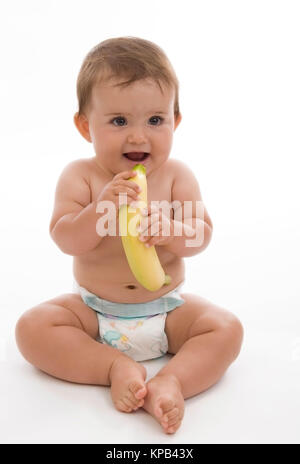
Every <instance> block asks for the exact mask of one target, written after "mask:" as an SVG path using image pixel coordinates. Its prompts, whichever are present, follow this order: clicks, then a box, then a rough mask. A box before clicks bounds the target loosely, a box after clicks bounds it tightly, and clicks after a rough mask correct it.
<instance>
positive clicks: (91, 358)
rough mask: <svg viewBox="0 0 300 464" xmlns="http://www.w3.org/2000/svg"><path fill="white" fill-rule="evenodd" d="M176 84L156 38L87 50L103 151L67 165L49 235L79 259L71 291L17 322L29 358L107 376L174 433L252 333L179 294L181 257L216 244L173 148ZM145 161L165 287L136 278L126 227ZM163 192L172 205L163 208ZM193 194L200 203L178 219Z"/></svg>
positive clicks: (150, 219) (86, 104) (94, 378)
mask: <svg viewBox="0 0 300 464" xmlns="http://www.w3.org/2000/svg"><path fill="white" fill-rule="evenodd" d="M178 87H179V85H178V80H177V78H176V74H175V72H174V70H173V68H172V65H171V64H170V62H169V60H168V58H167V56H166V55H165V53H164V52H163V50H162V49H161V48H160V47H158V46H157V45H155V44H153V43H152V42H150V41H147V40H144V39H140V38H135V37H120V38H113V39H109V40H105V41H104V42H101V43H100V44H99V45H97V46H96V47H94V48H93V49H92V50H91V51H90V52H89V53H88V55H87V56H86V58H85V60H84V62H83V64H82V67H81V69H80V73H79V76H78V80H77V96H78V102H79V109H78V112H77V113H76V114H75V116H74V122H75V125H76V127H77V129H78V131H79V132H80V134H81V135H82V136H83V137H84V138H85V139H86V140H87V141H88V142H89V143H92V144H93V148H94V151H95V156H94V157H92V158H89V159H85V158H84V159H79V160H76V161H73V162H71V163H69V164H68V165H67V166H66V167H65V168H64V169H63V171H62V173H61V175H60V177H59V179H58V183H57V187H56V192H55V202H54V210H53V214H52V218H51V223H50V234H51V237H52V239H53V240H54V241H55V243H56V244H57V246H58V247H59V248H60V249H61V250H62V252H63V253H66V254H69V255H71V256H73V257H74V260H73V272H74V292H73V293H68V294H64V295H60V296H57V297H56V298H53V299H51V300H49V301H45V302H42V303H40V304H39V305H38V306H36V307H34V308H32V309H30V310H28V311H26V312H25V313H24V314H23V315H22V317H21V318H20V319H19V321H18V322H17V325H16V340H17V344H18V347H19V349H20V351H21V353H22V354H23V356H24V358H25V359H26V360H27V361H29V362H30V363H31V364H33V365H34V366H36V367H37V368H39V369H41V370H42V371H44V372H46V373H48V374H50V375H52V376H54V377H57V378H60V379H64V380H66V381H69V382H76V383H82V384H93V385H107V386H110V387H111V397H112V401H113V403H114V405H115V407H116V408H117V409H118V410H119V411H122V412H127V413H129V412H132V411H136V410H137V409H138V408H143V409H144V410H145V411H147V412H148V413H149V414H151V415H152V416H153V417H154V418H155V419H156V421H157V422H158V423H159V424H160V425H161V427H162V429H163V430H164V432H166V433H168V434H172V433H174V432H176V430H178V428H179V427H180V425H181V422H182V419H183V416H184V400H185V399H186V398H190V397H192V396H194V395H197V394H199V393H201V392H203V391H204V390H206V389H208V388H209V387H210V386H212V385H214V384H215V383H216V382H217V381H218V380H219V379H220V378H221V377H222V375H223V374H224V372H225V371H226V369H227V368H228V367H229V365H230V364H231V363H232V362H233V361H234V360H235V359H236V357H237V356H238V354H239V352H240V348H241V344H242V339H243V328H242V325H241V323H240V321H239V320H238V319H237V317H236V316H235V315H233V314H232V313H231V312H229V311H228V310H226V309H223V308H220V307H218V306H216V305H214V304H213V303H211V302H209V301H207V300H206V299H204V298H202V297H200V296H198V295H194V294H190V293H180V288H181V287H182V285H183V283H184V278H185V275H184V259H183V258H185V257H188V256H193V255H196V254H198V253H200V252H202V251H203V250H204V249H205V248H206V247H207V245H208V243H209V242H210V239H211V234H212V222H211V219H210V217H209V215H208V213H207V211H206V208H205V207H204V205H203V202H202V198H201V194H200V189H199V185H198V182H197V179H196V177H195V175H194V173H193V171H192V170H191V169H190V168H189V167H187V166H186V165H185V164H184V163H183V162H181V161H179V160H175V159H170V158H169V156H170V151H171V147H172V141H173V133H174V131H175V129H176V128H177V127H178V125H179V123H180V121H181V114H180V110H179V102H178ZM138 163H140V164H143V165H144V166H145V168H146V175H147V186H148V190H147V191H148V199H147V204H146V206H147V208H145V211H144V216H143V217H142V220H141V221H140V224H139V229H138V230H139V240H141V242H143V243H144V244H145V246H146V245H149V246H150V247H151V246H154V245H155V250H156V252H157V255H158V258H159V261H160V263H161V265H162V267H163V269H164V271H165V273H166V274H168V275H169V276H171V282H170V283H169V284H168V285H163V286H162V287H161V288H159V289H158V290H157V291H149V290H147V289H146V288H144V287H143V286H142V285H141V284H140V283H139V282H138V281H137V280H136V279H135V277H134V276H133V274H132V272H131V270H130V268H129V265H128V262H127V259H126V255H125V252H124V248H123V246H122V240H121V236H120V234H119V228H118V210H119V207H120V205H121V204H122V203H121V201H120V198H123V201H124V198H125V202H126V203H127V204H128V205H132V206H134V205H136V204H137V203H136V202H137V201H138V200H139V193H140V189H139V187H138V185H137V183H135V182H134V176H135V175H136V173H135V171H133V170H132V169H133V167H134V166H135V165H136V164H138ZM129 179H130V180H129ZM161 201H164V204H169V205H170V204H171V205H172V208H169V210H168V211H166V209H164V210H163V209H162V208H158V207H157V203H158V202H161ZM184 202H188V203H189V204H190V205H191V207H190V208H188V209H187V211H186V209H185V210H184V220H183V219H181V220H180V216H178V212H179V211H180V210H181V206H184ZM109 204H112V205H113V206H114V207H115V209H114V211H115V215H114V217H112V215H110V217H109V221H108V220H106V223H107V222H111V220H112V219H114V223H115V225H116V228H115V231H114V232H115V233H108V229H106V232H105V231H104V232H103V227H102V228H101V227H100V225H101V223H100V222H101V221H103V223H105V219H108V218H107V216H105V215H104V212H105V211H106V207H107V205H109ZM199 205H200V206H201V207H199ZM110 211H111V210H110ZM168 213H169V214H168ZM181 218H182V215H181ZM99 221H100V222H99ZM103 223H102V225H103ZM154 226H155V232H153V228H154ZM181 226H182V227H181ZM165 230H168V233H167V234H166V233H165ZM109 231H110V232H111V228H110V229H109ZM178 231H181V233H180V232H178ZM195 237H196V238H197V240H195ZM199 237H200V238H201V239H200V240H199ZM193 240H194V241H193ZM191 242H192V245H191ZM167 352H168V353H171V354H172V355H174V356H173V357H172V358H171V359H170V361H169V362H168V363H166V364H165V365H164V367H163V368H162V369H161V370H160V371H159V372H158V373H157V375H155V376H154V377H153V378H151V379H150V380H149V381H148V382H146V377H147V373H146V369H145V367H144V366H143V364H142V363H141V361H146V360H148V359H153V358H157V357H160V356H164V354H165V353H167Z"/></svg>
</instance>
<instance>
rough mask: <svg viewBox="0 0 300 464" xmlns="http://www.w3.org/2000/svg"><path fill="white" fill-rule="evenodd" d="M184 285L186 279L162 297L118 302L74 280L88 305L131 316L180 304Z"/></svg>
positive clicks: (77, 290) (147, 314)
mask: <svg viewBox="0 0 300 464" xmlns="http://www.w3.org/2000/svg"><path fill="white" fill-rule="evenodd" d="M183 285H184V281H183V282H181V283H180V284H179V285H178V286H177V287H176V288H174V289H173V290H170V292H168V293H166V294H165V295H162V296H161V297H160V298H157V299H156V300H152V301H147V302H145V303H118V302H114V301H109V300H105V299H104V298H100V297H99V296H97V295H95V294H93V293H91V292H89V291H88V290H87V289H86V288H84V287H81V286H80V285H79V284H78V283H77V282H76V280H74V282H73V290H74V292H75V293H79V294H80V295H81V298H82V300H83V301H84V303H85V304H86V305H88V306H89V307H90V308H92V309H94V310H95V311H97V312H98V313H101V314H109V315H111V316H117V317H125V318H130V317H144V316H152V315H154V314H161V313H165V312H168V311H171V310H172V309H174V308H175V307H177V306H180V305H181V304H183V303H184V302H185V300H183V299H182V298H181V296H180V294H179V292H180V289H181V288H182V286H183Z"/></svg>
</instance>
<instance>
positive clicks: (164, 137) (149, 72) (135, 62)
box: [74, 37, 181, 175]
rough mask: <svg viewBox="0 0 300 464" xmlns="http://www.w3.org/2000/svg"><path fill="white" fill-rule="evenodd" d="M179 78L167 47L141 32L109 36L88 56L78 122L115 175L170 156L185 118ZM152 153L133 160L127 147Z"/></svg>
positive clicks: (104, 166)
mask: <svg viewBox="0 0 300 464" xmlns="http://www.w3.org/2000/svg"><path fill="white" fill-rule="evenodd" d="M178 89H179V83H178V80H177V77H176V74H175V72H174V70H173V67H172V65H171V63H170V62H169V60H168V58H167V56H166V55H165V53H164V52H163V50H162V49H161V48H160V47H158V46H157V45H155V44H154V43H152V42H150V41H148V40H144V39H140V38H136V37H119V38H112V39H108V40H105V41H103V42H101V43H100V44H98V45H97V46H96V47H94V48H93V49H92V50H91V51H90V52H89V53H88V55H87V56H86V57H85V59H84V61H83V63H82V66H81V69H80V72H79V76H78V79H77V97H78V112H77V113H76V114H75V116H74V122H75V125H76V127H77V129H78V130H79V132H80V133H81V135H82V136H83V137H84V138H85V139H86V140H87V141H88V142H91V143H93V146H94V150H95V154H96V157H95V159H96V162H97V164H98V165H99V166H100V167H101V168H102V169H103V170H104V171H105V172H106V173H107V174H109V175H115V174H117V173H119V172H121V171H126V170H130V169H131V168H133V166H134V165H135V164H136V163H137V162H142V163H143V164H144V165H145V166H146V168H147V174H149V173H150V172H151V171H153V170H156V169H157V168H158V167H159V166H161V165H162V164H163V163H164V162H165V161H166V160H167V158H168V156H169V154H170V151H171V147H172V141H173V133H174V130H175V129H176V127H177V126H178V124H179V123H180V121H181V114H180V111H179V102H178ZM138 152H139V153H143V154H144V153H147V154H148V156H147V157H146V158H145V159H142V160H138V157H136V158H137V160H135V161H130V160H129V159H128V158H127V157H126V156H124V154H125V153H138Z"/></svg>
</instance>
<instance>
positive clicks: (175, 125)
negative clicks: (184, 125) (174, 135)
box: [174, 113, 182, 131]
mask: <svg viewBox="0 0 300 464" xmlns="http://www.w3.org/2000/svg"><path fill="white" fill-rule="evenodd" d="M181 120H182V116H181V113H179V114H178V116H177V118H176V119H175V124H174V131H175V130H176V129H177V127H178V126H179V124H180V122H181Z"/></svg>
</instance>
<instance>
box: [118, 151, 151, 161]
mask: <svg viewBox="0 0 300 464" xmlns="http://www.w3.org/2000/svg"><path fill="white" fill-rule="evenodd" d="M123 156H125V158H127V159H129V160H130V161H136V162H139V161H144V160H145V159H146V158H148V156H150V153H143V152H131V153H123Z"/></svg>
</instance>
